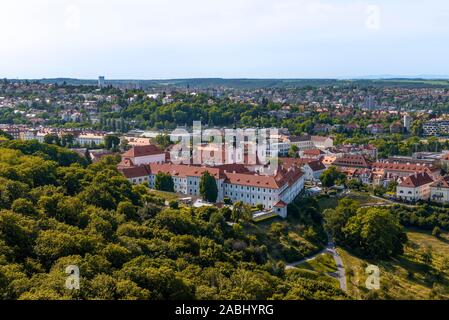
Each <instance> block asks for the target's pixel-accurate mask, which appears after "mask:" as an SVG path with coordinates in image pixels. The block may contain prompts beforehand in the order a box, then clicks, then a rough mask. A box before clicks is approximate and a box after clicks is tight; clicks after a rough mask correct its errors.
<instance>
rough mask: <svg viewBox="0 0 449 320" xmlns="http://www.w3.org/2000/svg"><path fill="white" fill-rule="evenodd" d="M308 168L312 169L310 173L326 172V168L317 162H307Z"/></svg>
mask: <svg viewBox="0 0 449 320" xmlns="http://www.w3.org/2000/svg"><path fill="white" fill-rule="evenodd" d="M308 166H309V167H310V169H312V171H321V170H326V166H325V165H324V164H323V163H322V162H321V161H319V160H317V161H312V162H309V163H308Z"/></svg>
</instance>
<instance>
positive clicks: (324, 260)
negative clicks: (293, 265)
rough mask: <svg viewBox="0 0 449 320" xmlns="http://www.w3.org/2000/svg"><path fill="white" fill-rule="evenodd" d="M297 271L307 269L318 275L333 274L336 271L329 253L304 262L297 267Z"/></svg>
mask: <svg viewBox="0 0 449 320" xmlns="http://www.w3.org/2000/svg"><path fill="white" fill-rule="evenodd" d="M297 268H299V269H307V270H311V271H316V272H319V273H333V272H336V271H337V265H336V264H335V260H334V257H332V255H331V254H329V253H323V254H320V255H319V256H317V257H316V258H315V259H312V260H309V261H306V262H304V263H301V264H300V265H298V266H297Z"/></svg>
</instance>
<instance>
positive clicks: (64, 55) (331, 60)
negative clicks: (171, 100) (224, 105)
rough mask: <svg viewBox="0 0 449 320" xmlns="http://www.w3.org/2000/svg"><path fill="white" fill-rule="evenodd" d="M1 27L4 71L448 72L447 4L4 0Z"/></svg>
mask: <svg viewBox="0 0 449 320" xmlns="http://www.w3.org/2000/svg"><path fill="white" fill-rule="evenodd" d="M0 30H1V31H0V41H1V43H2V46H3V48H2V50H0V77H1V78H4V77H6V78H12V79H16V78H19V79H42V78H74V79H96V78H98V76H99V75H104V76H105V77H106V78H107V79H111V80H113V79H117V80H122V79H138V80H150V79H155V80H165V79H167V80H169V79H192V78H225V79H360V78H373V77H379V78H382V75H393V76H392V77H400V78H419V77H420V76H423V75H439V76H436V77H432V78H448V77H449V65H448V64H447V57H448V56H449V45H448V43H447V41H446V40H447V39H449V3H448V2H447V1H443V0H429V1H426V2H422V1H418V0H409V1H405V0H396V1H387V0H377V1H358V0H332V1H331V0H297V1H295V0H277V1H274V0H240V1H232V0H231V1H224V0H216V1H206V0H192V1H182V0H166V1H162V0H150V1H143V0H128V1H119V0H89V1H88V0H78V1H77V0H72V1H68V0H14V1H12V0H4V1H2V2H1V3H0ZM396 75H397V76H396ZM384 77H385V76H384Z"/></svg>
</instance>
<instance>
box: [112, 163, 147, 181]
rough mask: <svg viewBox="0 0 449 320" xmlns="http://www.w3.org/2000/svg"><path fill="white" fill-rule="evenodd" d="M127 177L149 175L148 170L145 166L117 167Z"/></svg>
mask: <svg viewBox="0 0 449 320" xmlns="http://www.w3.org/2000/svg"><path fill="white" fill-rule="evenodd" d="M118 170H119V171H120V172H121V173H123V175H124V176H125V177H126V178H127V179H132V178H140V177H145V176H149V175H150V172H149V170H148V168H147V167H146V166H138V167H128V168H125V167H123V168H119V169H118Z"/></svg>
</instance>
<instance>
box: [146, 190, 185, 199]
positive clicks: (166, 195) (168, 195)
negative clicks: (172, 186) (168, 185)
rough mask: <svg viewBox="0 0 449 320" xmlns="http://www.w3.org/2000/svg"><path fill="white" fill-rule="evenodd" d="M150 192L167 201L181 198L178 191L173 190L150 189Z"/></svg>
mask: <svg viewBox="0 0 449 320" xmlns="http://www.w3.org/2000/svg"><path fill="white" fill-rule="evenodd" d="M149 193H150V194H152V195H154V196H156V197H159V198H162V199H164V200H166V201H171V200H178V199H179V195H177V194H176V193H172V192H165V191H159V190H150V191H149Z"/></svg>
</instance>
